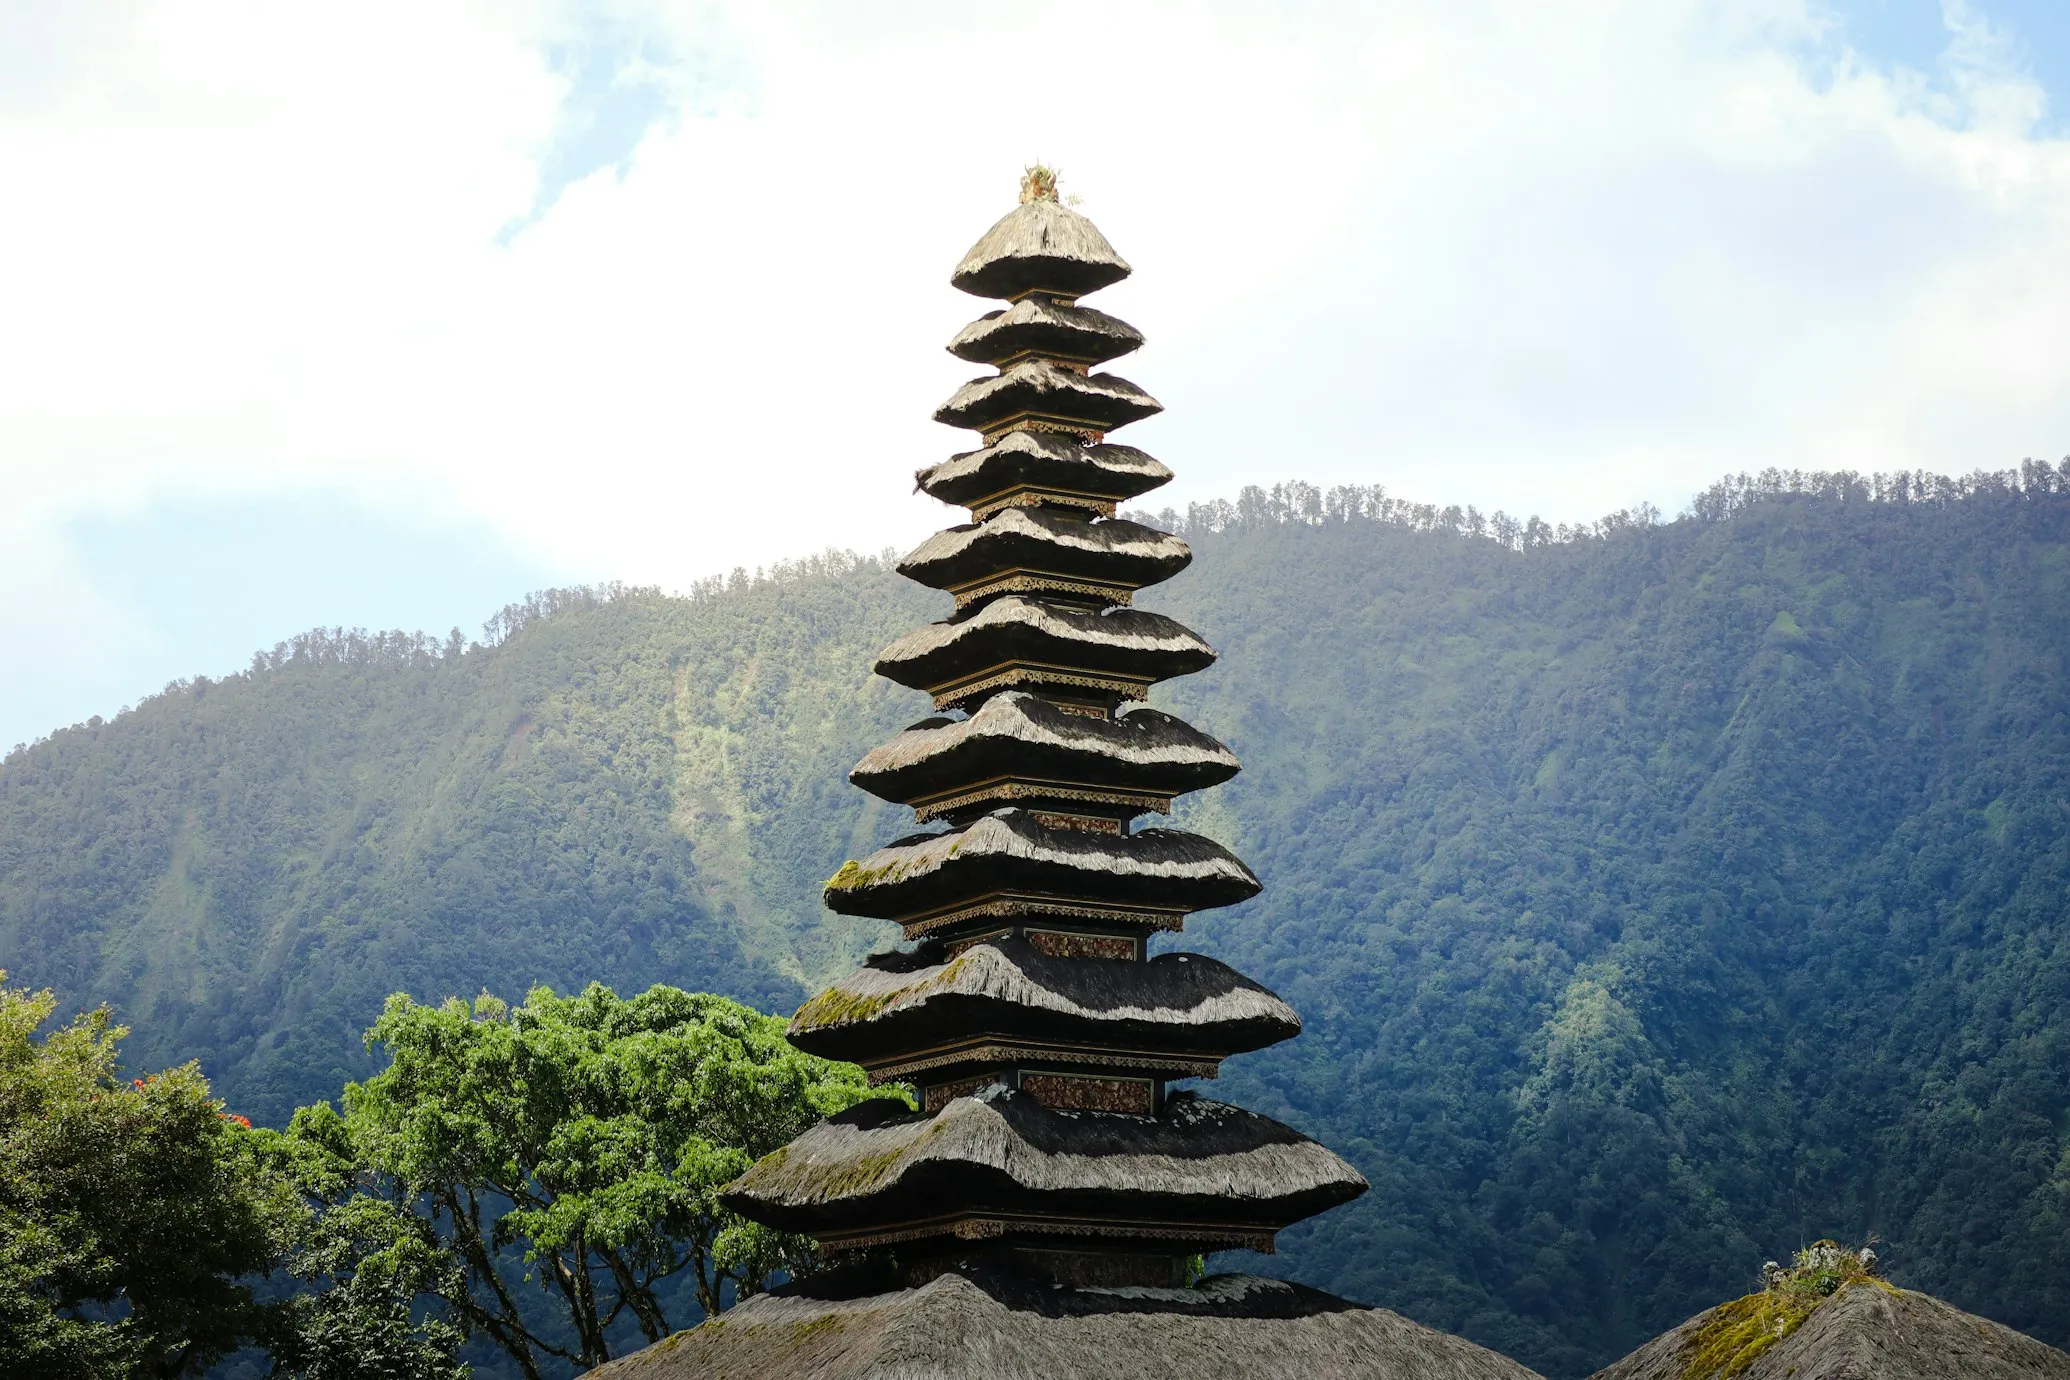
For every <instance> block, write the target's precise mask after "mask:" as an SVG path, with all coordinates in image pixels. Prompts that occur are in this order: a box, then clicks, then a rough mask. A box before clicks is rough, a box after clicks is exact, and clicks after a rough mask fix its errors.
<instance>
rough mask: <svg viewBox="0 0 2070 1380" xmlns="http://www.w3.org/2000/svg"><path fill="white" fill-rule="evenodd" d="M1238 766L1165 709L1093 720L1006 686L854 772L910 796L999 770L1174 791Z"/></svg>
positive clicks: (1197, 786) (1214, 780) (883, 750)
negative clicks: (970, 711) (961, 716)
mask: <svg viewBox="0 0 2070 1380" xmlns="http://www.w3.org/2000/svg"><path fill="white" fill-rule="evenodd" d="M1240 769H1241V768H1240V765H1239V764H1238V762H1237V760H1236V754H1235V753H1233V752H1231V751H1230V750H1229V749H1228V748H1226V747H1224V746H1222V744H1221V743H1219V742H1217V741H1216V740H1215V739H1213V738H1211V737H1209V736H1208V735H1207V734H1205V733H1202V732H1201V731H1200V730H1199V729H1197V728H1195V727H1193V726H1192V725H1191V724H1189V723H1187V722H1186V721H1185V720H1184V719H1181V718H1177V717H1175V716H1174V715H1171V714H1167V713H1165V712H1163V711H1162V710H1158V709H1138V710H1135V711H1134V712H1132V713H1128V714H1124V715H1121V716H1120V717H1118V718H1113V719H1089V718H1087V717H1085V716H1084V715H1082V714H1067V713H1065V712H1064V711H1063V710H1061V709H1058V708H1057V707H1056V706H1055V705H1053V704H1051V703H1050V702H1049V701H1048V700H1045V699H1043V698H1042V697H1041V696H1039V695H1033V694H1029V693H1028V692H1027V691H1024V690H1004V691H1001V692H1000V693H999V694H996V695H994V696H992V697H991V698H990V699H988V700H986V701H985V702H984V703H983V704H981V705H979V706H978V708H977V710H976V712H975V713H973V714H972V715H971V716H970V717H969V718H967V719H950V718H931V719H923V720H921V721H920V722H919V723H917V724H914V725H913V726H912V727H911V728H908V729H907V730H905V732H903V733H901V734H899V735H898V736H897V737H896V738H893V739H892V740H891V741H890V742H888V743H886V744H885V745H884V746H882V747H880V748H877V749H876V750H874V751H873V752H871V753H870V754H869V755H868V756H866V757H864V758H863V759H862V761H860V762H858V763H856V764H855V770H853V771H851V772H850V773H849V774H848V779H849V780H850V781H852V782H854V783H855V784H856V785H858V786H860V787H862V788H863V789H864V790H866V791H868V792H870V794H872V795H876V796H881V797H883V798H884V799H886V800H890V801H895V802H897V803H899V804H901V805H903V804H908V803H911V802H913V801H915V800H919V799H922V798H925V797H931V796H939V795H941V794H943V793H945V792H947V791H950V790H954V789H958V788H961V787H965V786H969V785H972V784H974V783H977V782H981V781H988V780H992V779H995V778H999V779H1008V778H1010V779H1021V780H1028V781H1050V782H1062V783H1065V784H1075V785H1083V786H1087V787H1112V788H1117V789H1123V790H1130V791H1137V792H1141V793H1143V794H1146V795H1160V796H1166V797H1169V796H1175V795H1183V794H1185V793H1186V792H1187V791H1197V790H1201V789H1204V788H1205V787H1208V786H1214V785H1219V784H1220V783H1221V782H1224V781H1227V780H1228V779H1229V778H1230V777H1232V776H1234V775H1236V773H1237V772H1238V771H1239V770H1240Z"/></svg>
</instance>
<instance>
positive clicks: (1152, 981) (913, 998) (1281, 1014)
mask: <svg viewBox="0 0 2070 1380" xmlns="http://www.w3.org/2000/svg"><path fill="white" fill-rule="evenodd" d="M1300 1032H1301V1018H1300V1017H1299V1016H1296V1015H1295V1014H1294V1011H1293V1008H1292V1007H1290V1006H1288V1005H1287V1004H1286V1003H1285V1002H1283V1001H1281V1000H1280V999H1279V998H1278V997H1277V996H1276V995H1274V994H1273V993H1272V992H1270V991H1268V990H1267V989H1266V988H1264V987H1262V986H1260V985H1259V984H1258V983H1255V982H1253V981H1251V980H1250V979H1249V978H1247V977H1245V976H1243V975H1242V974H1241V973H1239V972H1237V971H1236V970H1235V969H1234V968H1231V967H1229V966H1228V965H1227V964H1224V963H1218V962H1216V961H1215V960H1214V959H1212V958H1206V957H1203V956H1202V955H1200V954H1160V955H1159V956H1157V957H1156V958H1153V959H1151V960H1150V961H1149V962H1147V963H1137V962H1132V961H1129V960H1125V959H1100V958H1056V957H1052V956H1051V955H1049V954H1045V953H1043V952H1042V951H1041V950H1039V949H1037V948H1036V947H1035V946H1034V945H1033V944H1030V943H1029V942H1028V941H1027V940H1025V939H989V940H986V941H984V942H983V943H979V944H973V945H971V946H970V947H969V948H967V949H965V950H964V951H963V952H962V953H960V954H957V955H956V956H955V957H953V958H950V957H948V956H947V955H946V953H945V952H944V950H943V948H942V946H941V945H939V944H932V945H928V946H926V948H924V949H923V950H922V951H921V952H920V953H918V954H901V953H896V952H894V953H889V954H880V955H877V956H875V957H873V958H872V959H871V961H870V963H869V964H868V965H866V966H864V967H863V968H861V969H859V970H857V971H856V972H854V973H851V974H849V975H848V976H847V977H845V978H843V979H841V980H840V981H839V982H837V983H835V984H834V985H833V986H832V987H830V988H828V989H827V990H826V991H824V992H821V993H820V994H819V995H818V996H816V997H814V998H813V999H812V1000H810V1001H808V1002H806V1003H805V1005H803V1006H801V1007H799V1008H798V1013H797V1014H796V1015H795V1016H793V1017H791V1025H790V1041H791V1043H792V1044H794V1045H796V1046H797V1047H798V1048H800V1049H802V1050H804V1051H806V1052H807V1053H808V1054H820V1055H824V1056H825V1057H827V1058H829V1059H843V1060H846V1061H848V1062H850V1063H857V1064H862V1065H863V1066H865V1067H871V1066H874V1065H877V1064H882V1063H886V1062H889V1061H892V1060H895V1059H909V1058H910V1057H911V1056H913V1055H914V1054H915V1053H917V1052H921V1051H926V1050H932V1049H935V1048H939V1047H944V1046H947V1045H950V1044H957V1045H968V1044H971V1043H973V1042H975V1041H980V1040H981V1041H983V1042H986V1043H997V1044H1012V1043H1016V1042H1047V1043H1052V1044H1069V1043H1073V1042H1083V1043H1086V1044H1089V1045H1096V1046H1098V1047H1100V1048H1102V1049H1105V1050H1110V1051H1119V1050H1139V1051H1141V1052H1143V1053H1150V1054H1160V1055H1165V1056H1181V1057H1191V1058H1197V1059H1222V1058H1227V1057H1228V1056H1230V1055H1232V1054H1241V1053H1245V1052H1247V1051H1250V1050H1254V1049H1263V1048H1265V1047H1266V1046H1267V1045H1273V1044H1278V1043H1279V1042H1280V1041H1281V1040H1290V1039H1292V1038H1293V1037H1294V1036H1296V1035H1298V1034H1300ZM1116 1062H1125V1059H1124V1058H1122V1057H1121V1056H1117V1058H1116Z"/></svg>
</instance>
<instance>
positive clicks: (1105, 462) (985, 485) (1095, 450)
mask: <svg viewBox="0 0 2070 1380" xmlns="http://www.w3.org/2000/svg"><path fill="white" fill-rule="evenodd" d="M1171 477H1172V472H1171V470H1169V469H1168V468H1166V467H1165V466H1164V465H1163V464H1162V463H1160V462H1159V461H1157V460H1154V459H1152V458H1151V457H1150V456H1148V455H1146V454H1144V453H1143V452H1142V451H1140V450H1137V449H1136V448H1135V447H1134V446H1119V445H1109V444H1105V443H1102V444H1100V445H1096V446H1088V445H1086V444H1084V443H1083V442H1081V441H1080V440H1079V439H1078V438H1077V437H1075V436H1064V435H1059V434H1058V433H1056V432H1051V431H1009V432H1008V433H1006V435H1004V436H1002V437H1000V438H999V439H998V440H997V441H996V442H994V443H993V444H991V445H989V446H986V447H984V448H983V449H980V450H966V451H962V452H960V453H958V454H956V455H952V456H950V457H949V458H948V459H946V460H944V461H942V462H941V463H940V464H937V465H930V466H928V467H927V468H926V469H924V470H921V471H919V472H918V473H917V474H915V475H914V476H913V481H914V486H915V487H916V488H918V489H920V490H922V491H923V492H925V493H927V494H929V495H930V496H932V497H934V498H938V499H940V500H941V501H942V502H944V503H957V504H962V505H965V506H972V505H975V504H978V503H981V502H983V501H984V500H986V499H988V498H992V497H993V496H995V495H998V494H1003V493H1009V492H1012V491H1013V490H1015V489H1022V488H1043V489H1053V490H1060V491H1064V492H1070V493H1083V494H1087V495H1090V496H1093V497H1098V498H1103V499H1106V500H1107V501H1109V502H1117V503H1118V502H1125V501H1126V500H1128V499H1132V498H1137V497H1139V496H1141V495H1143V494H1146V493H1148V492H1150V490H1152V489H1154V488H1156V487H1157V486H1158V485H1160V484H1165V483H1169V482H1170V480H1171Z"/></svg>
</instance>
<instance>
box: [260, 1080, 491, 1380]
mask: <svg viewBox="0 0 2070 1380" xmlns="http://www.w3.org/2000/svg"><path fill="white" fill-rule="evenodd" d="M255 1134H257V1135H259V1136H261V1137H263V1138H264V1141H265V1145H266V1149H267V1151H268V1153H269V1155H270V1157H271V1159H272V1162H273V1164H274V1165H275V1166H276V1167H277V1168H278V1170H279V1171H280V1172H281V1173H282V1174H283V1175H284V1176H285V1177H286V1178H288V1179H289V1180H291V1181H292V1182H293V1183H294V1184H295V1185H296V1186H297V1187H298V1188H299V1189H300V1191H301V1193H302V1194H303V1197H304V1200H305V1202H306V1203H307V1205H308V1208H309V1212H308V1216H307V1218H306V1221H305V1223H304V1225H303V1228H302V1230H301V1231H300V1232H299V1233H298V1234H297V1238H296V1240H295V1243H294V1246H293V1248H292V1250H291V1251H290V1252H289V1254H288V1257H287V1260H286V1261H285V1268H286V1271H287V1273H288V1274H289V1275H290V1276H291V1277H292V1278H294V1279H295V1280H296V1281H298V1283H299V1286H300V1287H299V1288H298V1289H296V1291H295V1292H294V1293H293V1294H291V1295H290V1296H289V1297H288V1299H287V1300H286V1302H285V1303H284V1304H283V1306H282V1309H281V1311H282V1313H283V1315H284V1316H283V1317H282V1318H281V1319H280V1320H279V1322H278V1323H277V1324H276V1326H275V1327H274V1329H273V1336H272V1338H271V1348H272V1352H273V1357H274V1362H275V1369H274V1374H275V1376H277V1377H283V1378H284V1377H295V1380H466V1377H467V1376H468V1375H469V1374H470V1373H471V1370H470V1368H469V1367H468V1366H467V1365H466V1364H465V1363H463V1362H460V1361H459V1360H457V1359H456V1353H457V1352H458V1350H459V1348H460V1346H461V1344H462V1343H463V1342H465V1340H466V1332H465V1330H464V1329H463V1328H462V1327H460V1326H458V1325H456V1324H455V1323H453V1322H451V1321H449V1320H448V1319H447V1318H445V1317H444V1316H442V1315H441V1314H440V1313H439V1312H438V1311H428V1310H426V1309H425V1308H423V1307H422V1306H421V1301H422V1300H424V1299H426V1298H432V1299H437V1298H442V1297H444V1296H446V1295H450V1294H453V1293H456V1292H458V1290H459V1288H460V1270H459V1267H458V1264H457V1262H455V1260H454V1259H453V1256H452V1253H451V1252H450V1251H449V1250H448V1249H447V1248H446V1246H445V1243H444V1242H442V1241H440V1240H439V1239H438V1236H437V1234H436V1233H435V1232H434V1231H433V1230H432V1229H431V1226H430V1224H429V1223H428V1222H426V1221H425V1220H424V1219H423V1218H422V1217H420V1216H418V1215H416V1214H414V1213H411V1212H409V1211H407V1210H405V1209H403V1208H401V1207H399V1206H398V1205H397V1204H395V1203H394V1202H392V1201H391V1200H389V1199H388V1198H386V1197H383V1196H381V1195H379V1194H377V1193H370V1192H367V1191H365V1190H366V1186H367V1185H366V1180H367V1177H368V1176H366V1175H365V1174H363V1173H362V1172H360V1171H359V1170H358V1169H357V1167H356V1166H355V1165H354V1164H353V1162H352V1158H351V1153H350V1142H349V1140H348V1139H347V1137H346V1134H345V1127H344V1122H343V1121H342V1120H341V1119H340V1118H339V1116H338V1114H337V1112H336V1111H335V1110H334V1109H333V1108H332V1107H330V1106H329V1105H328V1104H324V1105H320V1106H316V1107H309V1108H304V1109H303V1110H302V1111H300V1112H297V1113H296V1115H295V1118H294V1121H293V1122H292V1123H290V1125H289V1127H288V1130H287V1133H286V1134H285V1135H282V1134H279V1133H277V1132H273V1131H263V1130H262V1131H259V1132H256V1133H255Z"/></svg>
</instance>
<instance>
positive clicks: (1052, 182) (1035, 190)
mask: <svg viewBox="0 0 2070 1380" xmlns="http://www.w3.org/2000/svg"><path fill="white" fill-rule="evenodd" d="M1058 199H1059V198H1058V196H1057V170H1056V169H1055V168H1051V167H1046V166H1044V165H1043V164H1041V163H1036V164H1034V165H1033V166H1031V167H1030V168H1028V170H1027V171H1026V172H1023V173H1022V174H1021V205H1023V206H1026V205H1027V204H1028V203H1029V202H1031V201H1056V200H1058Z"/></svg>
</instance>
